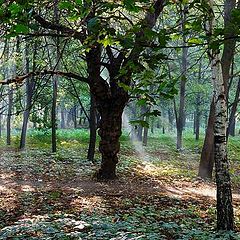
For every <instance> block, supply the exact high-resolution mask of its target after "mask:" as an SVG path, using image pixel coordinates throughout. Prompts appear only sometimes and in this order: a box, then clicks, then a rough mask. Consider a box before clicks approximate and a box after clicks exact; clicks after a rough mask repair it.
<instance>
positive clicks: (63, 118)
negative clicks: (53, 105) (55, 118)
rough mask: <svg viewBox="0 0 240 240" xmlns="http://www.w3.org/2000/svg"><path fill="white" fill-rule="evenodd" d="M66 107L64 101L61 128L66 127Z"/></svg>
mask: <svg viewBox="0 0 240 240" xmlns="http://www.w3.org/2000/svg"><path fill="white" fill-rule="evenodd" d="M65 128H66V125H65V107H64V103H62V104H61V129H65Z"/></svg>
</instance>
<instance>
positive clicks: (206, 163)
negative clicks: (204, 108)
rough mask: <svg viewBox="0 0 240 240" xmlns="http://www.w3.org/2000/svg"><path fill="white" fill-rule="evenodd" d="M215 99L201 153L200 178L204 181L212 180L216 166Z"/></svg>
mask: <svg viewBox="0 0 240 240" xmlns="http://www.w3.org/2000/svg"><path fill="white" fill-rule="evenodd" d="M214 109H215V106H214V99H212V103H211V107H210V111H209V117H208V124H207V130H206V134H205V139H204V143H203V148H202V152H201V160H200V164H199V170H198V176H199V177H201V178H203V179H212V173H213V165H214V116H215V111H214Z"/></svg>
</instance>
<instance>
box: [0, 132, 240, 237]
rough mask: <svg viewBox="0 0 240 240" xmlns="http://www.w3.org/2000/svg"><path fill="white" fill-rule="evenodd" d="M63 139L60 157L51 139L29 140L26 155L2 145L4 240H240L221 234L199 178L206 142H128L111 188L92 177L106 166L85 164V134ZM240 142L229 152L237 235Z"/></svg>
mask: <svg viewBox="0 0 240 240" xmlns="http://www.w3.org/2000/svg"><path fill="white" fill-rule="evenodd" d="M58 139H59V141H58V146H59V150H58V152H57V153H56V154H51V153H50V145H49V143H50V138H49V135H48V133H41V132H38V133H33V134H32V135H30V136H29V139H28V142H29V144H28V147H27V149H26V150H25V151H22V152H20V151H18V149H17V148H16V147H14V146H13V147H5V146H4V144H3V143H2V144H1V146H2V147H1V148H0V153H1V158H0V228H1V231H0V239H63V240H64V239H89V240H90V239H93V240H94V239H106V240H109V239H111V240H117V239H118V240H126V239H132V240H133V239H151V240H154V239H159V240H161V239H163V240H164V239H170V240H171V239H189V240H190V239H206V240H208V239H240V235H239V234H238V233H237V232H222V233H217V232H215V224H216V220H215V204H216V201H215V195H216V190H215V184H214V182H206V181H202V180H201V179H199V178H197V177H196V176H197V167H198V162H199V149H200V146H201V141H199V142H194V141H193V136H190V137H189V138H185V145H186V148H185V150H184V151H183V152H177V151H175V150H174V140H173V139H172V138H171V137H170V136H167V135H166V136H164V135H161V136H160V137H152V138H150V140H149V145H148V146H147V147H145V148H141V147H140V146H139V145H138V144H136V143H134V144H130V141H129V139H128V137H127V136H123V137H122V139H121V144H122V148H121V152H120V154H119V155H120V163H119V166H118V179H117V180H115V181H107V182H98V181H96V179H94V178H93V177H92V176H93V174H94V172H95V171H96V169H97V168H98V166H99V160H97V161H96V163H95V164H93V163H90V162H89V161H87V160H86V157H85V155H86V149H87V141H88V136H87V133H86V132H84V131H82V132H81V131H79V132H74V131H72V132H68V133H67V132H64V133H59V137H58ZM14 142H15V143H17V142H18V138H16V139H14ZM239 142H240V141H238V139H237V138H235V139H232V140H231V142H230V147H229V148H230V150H229V155H230V160H231V174H232V179H233V192H234V194H233V199H234V210H235V224H236V230H237V231H239V229H240V188H239V186H240V180H239V172H240V160H239V159H238V158H237V157H238V156H240V155H238V153H239V152H240V144H239ZM99 158H100V156H99V153H98V152H97V154H96V159H99Z"/></svg>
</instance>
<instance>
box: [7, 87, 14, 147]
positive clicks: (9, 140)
mask: <svg viewBox="0 0 240 240" xmlns="http://www.w3.org/2000/svg"><path fill="white" fill-rule="evenodd" d="M12 107H13V88H12V86H10V87H9V91H8V114H7V145H11V117H12Z"/></svg>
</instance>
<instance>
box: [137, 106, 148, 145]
mask: <svg viewBox="0 0 240 240" xmlns="http://www.w3.org/2000/svg"><path fill="white" fill-rule="evenodd" d="M145 112H146V107H145V106H141V117H140V120H141V121H143V120H144V116H142V115H143V114H144V113H145ZM137 130H138V133H137V138H138V141H140V142H142V141H143V126H142V125H139V126H138V129H137Z"/></svg>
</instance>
